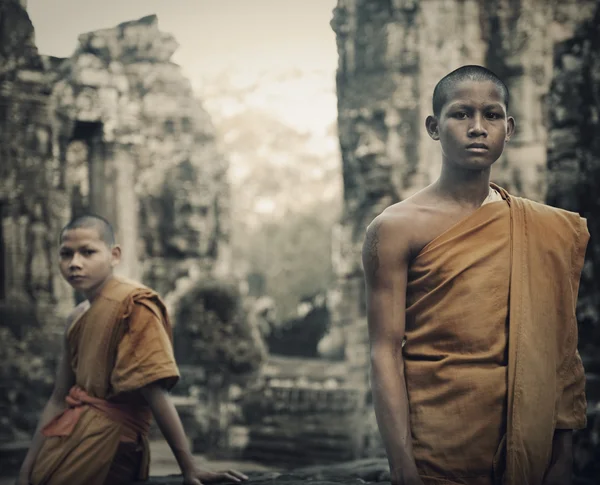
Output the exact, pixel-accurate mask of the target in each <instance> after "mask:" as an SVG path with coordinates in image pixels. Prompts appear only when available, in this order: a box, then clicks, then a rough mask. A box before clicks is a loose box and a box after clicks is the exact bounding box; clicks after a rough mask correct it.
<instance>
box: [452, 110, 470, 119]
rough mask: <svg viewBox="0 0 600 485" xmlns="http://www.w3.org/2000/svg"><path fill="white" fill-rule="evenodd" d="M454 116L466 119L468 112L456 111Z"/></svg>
mask: <svg viewBox="0 0 600 485" xmlns="http://www.w3.org/2000/svg"><path fill="white" fill-rule="evenodd" d="M453 117H454V118H456V119H457V120H464V119H466V117H467V113H465V112H464V111H456V112H455V113H454V115H453Z"/></svg>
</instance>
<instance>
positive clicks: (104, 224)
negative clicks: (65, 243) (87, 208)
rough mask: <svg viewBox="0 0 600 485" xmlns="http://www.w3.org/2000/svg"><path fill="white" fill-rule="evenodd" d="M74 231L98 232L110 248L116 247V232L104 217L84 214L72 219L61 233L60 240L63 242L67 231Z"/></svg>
mask: <svg viewBox="0 0 600 485" xmlns="http://www.w3.org/2000/svg"><path fill="white" fill-rule="evenodd" d="M72 229H95V230H96V231H97V232H98V236H99V237H100V239H101V240H102V241H104V243H105V244H106V245H107V246H108V247H109V248H110V247H112V246H114V245H115V232H114V230H113V228H112V226H111V224H110V222H108V221H107V220H106V219H104V217H100V216H98V215H96V214H84V215H81V216H78V217H75V218H74V219H72V220H71V222H69V223H68V224H67V225H66V226H65V227H63V229H62V231H60V240H61V241H62V239H63V235H64V234H65V232H66V231H70V230H72Z"/></svg>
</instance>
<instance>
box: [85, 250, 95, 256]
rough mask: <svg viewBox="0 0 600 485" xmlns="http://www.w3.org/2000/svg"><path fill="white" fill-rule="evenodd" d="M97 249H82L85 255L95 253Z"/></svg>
mask: <svg viewBox="0 0 600 485" xmlns="http://www.w3.org/2000/svg"><path fill="white" fill-rule="evenodd" d="M95 252H96V251H94V250H93V249H84V250H83V251H82V253H83V254H84V256H91V255H92V254H94V253H95Z"/></svg>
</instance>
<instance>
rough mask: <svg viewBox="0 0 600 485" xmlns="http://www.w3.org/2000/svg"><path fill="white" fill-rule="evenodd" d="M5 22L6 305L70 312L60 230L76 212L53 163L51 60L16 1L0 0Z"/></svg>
mask: <svg viewBox="0 0 600 485" xmlns="http://www.w3.org/2000/svg"><path fill="white" fill-rule="evenodd" d="M0 22H1V24H2V25H10V26H11V28H10V29H9V28H2V29H1V30H0V66H1V67H0V160H1V163H0V212H1V218H2V220H1V226H0V233H1V237H0V244H1V245H2V247H1V248H0V249H1V251H0V305H8V306H11V307H14V306H15V305H16V306H23V307H29V306H31V305H34V306H35V307H36V308H37V309H38V310H39V312H38V315H39V316H40V318H41V317H42V316H47V315H49V314H53V313H54V310H56V311H57V312H58V313H59V314H64V313H65V312H66V311H67V308H68V307H69V306H70V303H71V301H70V300H71V299H70V295H69V291H68V289H67V285H66V283H64V282H62V281H61V279H60V277H59V276H58V275H57V272H56V271H55V269H56V267H57V253H58V251H57V247H58V242H57V238H56V237H53V236H54V235H56V234H58V231H59V229H60V227H61V225H62V224H64V223H65V222H66V221H67V220H68V217H69V211H68V207H67V206H68V204H67V199H66V196H65V193H64V190H63V188H62V187H61V183H60V180H59V178H58V177H57V175H58V173H57V167H56V165H55V164H54V163H53V145H52V120H51V117H50V116H49V113H48V112H49V100H50V83H49V74H48V70H49V68H51V60H49V59H45V58H43V57H41V56H40V55H39V54H38V52H37V48H36V47H35V43H34V31H33V25H32V24H31V21H30V20H29V17H28V16H27V13H26V12H25V11H24V10H23V9H22V8H21V6H20V5H19V4H18V3H17V2H14V1H8V0H2V1H0ZM57 303H58V305H59V308H58V309H57V308H56V307H55V304H57ZM49 308H52V310H53V311H52V312H48V309H49Z"/></svg>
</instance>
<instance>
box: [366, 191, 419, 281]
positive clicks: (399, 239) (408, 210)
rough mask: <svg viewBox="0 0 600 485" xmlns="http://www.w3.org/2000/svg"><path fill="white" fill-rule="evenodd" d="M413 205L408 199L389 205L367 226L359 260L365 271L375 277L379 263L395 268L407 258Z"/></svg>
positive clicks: (379, 267)
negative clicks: (361, 261)
mask: <svg viewBox="0 0 600 485" xmlns="http://www.w3.org/2000/svg"><path fill="white" fill-rule="evenodd" d="M413 219H414V208H413V204H412V203H410V202H408V201H403V202H399V203H397V204H394V205H391V206H390V207H388V208H387V209H385V210H384V211H383V212H382V213H381V214H380V215H378V216H377V217H376V218H375V219H374V220H373V222H371V224H369V226H368V227H367V231H366V235H365V239H364V243H363V248H362V260H363V267H364V270H365V274H366V276H367V277H368V278H374V277H375V276H377V273H378V272H379V271H380V269H381V267H382V266H384V265H385V266H386V267H390V268H391V267H395V263H398V262H402V261H407V260H408V259H409V257H410V252H411V246H412V239H413V237H412V233H411V232H412V231H411V220H413Z"/></svg>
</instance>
